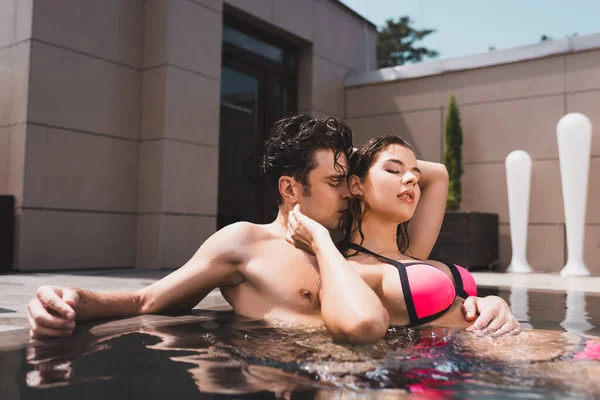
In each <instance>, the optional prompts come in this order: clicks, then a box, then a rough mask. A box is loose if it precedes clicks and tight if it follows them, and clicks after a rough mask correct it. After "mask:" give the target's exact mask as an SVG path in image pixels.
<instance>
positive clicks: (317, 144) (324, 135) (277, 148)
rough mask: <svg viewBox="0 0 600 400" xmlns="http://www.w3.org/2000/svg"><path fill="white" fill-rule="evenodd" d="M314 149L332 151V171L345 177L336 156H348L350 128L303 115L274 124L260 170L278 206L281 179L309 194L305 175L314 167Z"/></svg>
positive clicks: (338, 123) (330, 119) (350, 139)
mask: <svg viewBox="0 0 600 400" xmlns="http://www.w3.org/2000/svg"><path fill="white" fill-rule="evenodd" d="M317 150H332V151H333V152H334V160H335V161H334V162H335V165H334V167H335V169H336V170H339V171H340V172H343V173H344V174H345V173H346V172H347V171H345V168H344V166H343V165H342V164H340V163H339V157H340V156H341V155H344V156H345V157H349V156H350V154H351V152H352V131H351V130H350V127H349V126H348V125H346V123H345V122H343V121H339V120H337V119H335V118H333V117H328V118H325V119H317V118H313V117H311V116H310V115H306V114H301V115H294V116H290V117H287V118H284V119H281V120H279V121H277V122H276V123H275V125H274V126H273V129H272V130H271V135H270V136H269V138H268V139H267V141H266V142H265V150H264V154H263V159H262V170H263V173H264V174H265V178H266V180H267V185H268V188H269V189H270V190H271V191H272V192H274V194H275V196H276V200H277V204H278V205H281V204H282V203H283V199H282V198H281V194H280V193H279V190H278V188H279V178H280V177H282V176H291V177H293V178H294V179H296V180H297V181H298V182H299V183H300V184H302V185H303V186H304V193H305V195H307V196H309V195H310V185H309V184H308V173H309V172H310V171H312V170H313V169H314V168H315V167H316V166H317V164H316V161H315V157H314V154H315V151H317Z"/></svg>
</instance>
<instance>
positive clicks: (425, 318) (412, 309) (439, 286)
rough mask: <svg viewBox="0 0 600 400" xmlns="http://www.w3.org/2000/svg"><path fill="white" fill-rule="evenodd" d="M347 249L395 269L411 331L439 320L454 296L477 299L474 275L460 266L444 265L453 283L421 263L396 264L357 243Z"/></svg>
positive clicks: (444, 275)
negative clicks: (380, 261) (412, 328)
mask: <svg viewBox="0 0 600 400" xmlns="http://www.w3.org/2000/svg"><path fill="white" fill-rule="evenodd" d="M350 248H351V249H354V250H356V251H359V252H363V253H365V254H369V255H372V256H374V257H377V258H379V259H381V260H383V261H385V262H386V263H388V264H391V265H393V266H394V267H396V268H397V269H398V274H399V275H400V283H401V285H402V293H403V295H404V302H405V303H406V309H407V311H408V317H409V323H408V326H410V327H412V326H418V325H423V324H426V323H428V322H431V321H433V320H434V319H436V318H438V317H441V316H442V315H443V314H444V313H445V312H446V311H448V310H449V309H450V307H451V306H452V304H453V303H454V300H455V299H456V296H459V297H462V298H464V299H466V298H467V297H469V296H477V285H476V283H475V279H473V275H471V274H470V273H469V271H467V270H466V269H464V268H463V267H461V266H458V265H455V264H446V263H444V264H445V265H446V266H447V267H448V268H449V269H450V272H451V273H452V277H453V278H454V283H453V282H452V280H451V279H450V278H449V277H448V275H446V274H445V273H444V272H443V271H441V270H439V269H438V268H436V267H434V266H433V265H431V264H427V263H425V262H423V261H418V260H417V261H411V262H401V261H396V260H393V259H391V258H388V257H384V256H382V255H380V254H377V253H374V252H372V251H371V250H369V249H366V248H364V247H361V246H359V245H357V244H356V243H351V244H350Z"/></svg>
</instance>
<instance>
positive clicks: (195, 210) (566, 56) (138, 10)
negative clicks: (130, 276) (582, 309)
mask: <svg viewBox="0 0 600 400" xmlns="http://www.w3.org/2000/svg"><path fill="white" fill-rule="evenodd" d="M390 12H391V10H390ZM376 35H377V31H376V28H375V26H374V25H373V24H371V23H370V22H368V21H367V20H365V19H364V18H362V17H361V16H359V15H357V14H356V13H354V12H353V11H352V10H350V9H349V8H347V7H346V6H344V5H343V4H342V3H340V2H338V1H337V0H103V1H96V0H83V1H80V0H55V1H52V2H50V1H42V0H0V194H11V195H14V196H15V198H16V216H17V227H16V247H15V261H14V265H13V268H14V269H16V270H21V271H42V270H68V269H95V268H118V267H138V268H176V267H178V266H180V265H182V264H183V263H185V262H186V261H187V260H188V259H189V258H190V257H191V256H192V255H193V254H194V252H195V251H196V250H197V248H198V247H199V245H200V244H201V243H202V242H203V241H204V240H205V239H206V238H207V237H208V236H210V235H211V234H212V233H213V232H214V231H215V230H216V229H217V228H218V227H221V226H224V225H226V224H228V223H231V222H233V221H237V220H250V221H255V222H264V221H268V220H269V219H270V218H272V217H273V216H274V214H273V213H274V210H275V207H274V205H273V203H272V202H269V200H268V198H267V197H266V196H265V188H264V185H263V183H262V179H261V177H260V174H259V171H258V168H257V165H258V163H257V161H258V159H259V157H260V152H261V145H262V142H263V140H264V138H265V137H266V135H268V130H269V127H270V126H271V125H272V123H273V122H274V121H275V120H277V119H278V118H280V117H281V116H284V115H287V114H289V113H293V112H307V113H310V114H312V115H314V116H317V117H324V116H327V115H333V116H338V117H343V118H345V119H346V120H347V121H348V122H349V124H350V126H351V127H352V128H353V130H354V132H355V134H356V138H357V143H361V142H364V141H365V140H367V139H368V138H370V137H372V136H378V135H382V134H386V133H394V134H400V135H402V136H405V137H406V138H407V139H408V140H409V141H410V142H411V143H412V144H413V145H414V146H415V148H416V150H417V153H418V156H419V157H421V158H424V159H429V160H434V161H439V160H441V155H442V148H443V124H444V117H445V111H446V106H447V102H448V98H449V95H450V93H455V94H456V96H457V100H458V102H459V105H460V107H461V113H462V121H463V130H464V135H465V136H464V147H463V160H464V163H465V174H464V177H463V199H464V200H463V207H462V208H463V209H465V210H472V211H487V212H496V213H498V214H499V216H500V225H501V226H500V250H501V251H500V253H501V259H500V265H501V267H506V265H507V264H508V263H509V261H510V234H509V225H508V204H507V196H506V178H505V173H504V159H505V157H506V156H507V155H508V153H510V152H511V151H513V150H516V149H522V150H526V151H528V152H529V153H530V154H531V156H532V158H533V177H532V192H531V212H530V223H529V239H528V251H529V259H530V262H531V264H532V266H533V267H534V269H535V270H536V271H549V272H558V271H560V269H561V268H562V266H563V265H564V262H565V259H566V252H567V247H566V237H565V224H564V212H563V209H562V206H563V205H562V188H561V181H560V173H559V164H558V150H557V145H556V133H555V127H556V123H557V122H558V120H559V119H560V117H562V116H563V115H564V114H566V113H568V112H575V111H577V112H582V113H584V114H586V115H588V117H590V119H591V120H592V123H593V124H594V126H596V127H598V126H600V36H599V35H591V36H585V37H576V38H571V39H565V40H559V41H549V42H544V43H541V44H537V45H533V46H526V47H522V48H518V49H512V50H505V51H494V52H489V53H486V54H481V55H475V56H469V57H461V58H457V59H450V60H440V61H431V62H425V63H420V64H416V65H409V66H402V67H396V68H388V69H383V70H376V60H375V45H376ZM597 131H598V128H596V133H594V137H593V139H592V158H591V169H590V187H589V197H588V213H587V225H586V244H585V260H586V262H587V265H588V268H589V269H590V270H591V271H592V273H594V274H600V264H599V263H598V262H597V261H596V260H597V259H599V258H600V219H599V218H600V217H599V215H600V139H599V138H598V133H597Z"/></svg>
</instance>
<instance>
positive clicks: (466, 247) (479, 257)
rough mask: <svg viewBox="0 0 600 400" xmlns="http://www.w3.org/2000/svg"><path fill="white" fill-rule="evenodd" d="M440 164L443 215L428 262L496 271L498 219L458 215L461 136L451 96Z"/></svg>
mask: <svg viewBox="0 0 600 400" xmlns="http://www.w3.org/2000/svg"><path fill="white" fill-rule="evenodd" d="M444 139H445V140H444V142H445V146H444V156H443V162H444V164H445V165H446V168H447V169H448V175H449V178H450V182H449V187H448V201H447V203H446V214H445V215H444V222H443V224H442V229H441V230H440V235H439V237H438V240H437V243H436V244H435V246H434V248H433V250H432V252H431V256H430V257H431V258H432V259H434V260H442V261H446V262H452V263H455V264H459V265H462V266H463V267H466V268H469V269H476V268H495V267H496V266H497V265H498V253H499V250H498V215H497V214H493V213H484V212H469V211H460V203H461V200H462V186H461V177H462V174H463V166H462V144H463V135H462V127H461V125H460V110H459V108H458V104H457V103H456V98H455V96H454V94H452V95H450V101H449V104H448V115H447V116H446V124H445V130H444Z"/></svg>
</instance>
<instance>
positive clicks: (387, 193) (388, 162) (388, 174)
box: [358, 144, 421, 223]
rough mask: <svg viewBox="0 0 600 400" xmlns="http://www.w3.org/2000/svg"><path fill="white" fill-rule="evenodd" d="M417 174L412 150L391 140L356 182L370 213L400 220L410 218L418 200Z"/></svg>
mask: <svg viewBox="0 0 600 400" xmlns="http://www.w3.org/2000/svg"><path fill="white" fill-rule="evenodd" d="M420 178H421V171H420V170H419V169H418V168H417V158H416V156H415V154H414V153H413V152H412V151H411V150H410V149H408V148H406V147H404V146H401V145H399V144H392V145H390V146H388V147H386V148H385V149H383V150H382V151H381V152H380V153H379V155H378V156H377V158H376V159H375V162H374V163H373V165H371V168H370V169H369V172H368V173H367V176H366V177H365V180H364V182H359V183H358V185H359V186H360V190H361V192H362V195H363V197H364V199H365V200H366V202H367V203H368V204H369V208H370V211H369V212H370V213H374V214H376V215H378V216H380V217H382V218H385V219H386V220H393V221H394V222H398V223H402V222H405V221H408V220H409V219H411V218H412V216H413V214H414V212H415V208H416V207H417V204H418V203H419V198H420V196H421V189H420V188H419V185H418V182H419V179H420Z"/></svg>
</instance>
